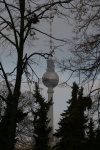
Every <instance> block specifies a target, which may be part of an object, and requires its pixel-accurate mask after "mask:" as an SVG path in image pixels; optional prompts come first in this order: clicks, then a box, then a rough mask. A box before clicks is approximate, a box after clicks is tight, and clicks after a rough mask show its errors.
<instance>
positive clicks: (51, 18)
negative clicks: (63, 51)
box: [49, 8, 53, 58]
mask: <svg viewBox="0 0 100 150" xmlns="http://www.w3.org/2000/svg"><path fill="white" fill-rule="evenodd" d="M49 17H50V57H49V58H52V22H53V15H52V9H51V8H50V16H49Z"/></svg>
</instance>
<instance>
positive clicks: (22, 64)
mask: <svg viewBox="0 0 100 150" xmlns="http://www.w3.org/2000/svg"><path fill="white" fill-rule="evenodd" d="M71 1H72V0H63V1H59V0H58V1H50V0H47V1H42V2H41V1H40V0H39V1H35V0H1V1H0V47H1V49H3V50H5V49H6V51H7V50H9V49H10V51H15V52H16V66H15V68H13V69H12V71H11V72H9V73H6V72H5V69H4V66H3V64H2V62H0V70H1V77H2V78H3V79H4V80H5V82H6V86H7V90H8V93H9V94H8V97H7V98H5V97H3V95H0V97H1V98H2V100H4V101H6V103H7V105H8V109H9V113H10V120H9V121H10V122H9V126H8V133H7V150H13V149H14V137H15V131H16V115H17V108H18V101H19V97H20V93H21V92H20V89H21V81H22V77H23V75H24V74H25V75H26V78H27V80H28V81H29V72H28V67H29V68H30V69H31V70H32V67H31V65H30V64H29V60H31V61H32V57H33V56H34V55H40V56H42V57H44V58H47V57H48V54H46V53H37V52H34V53H31V54H30V55H28V52H27V53H25V45H28V44H30V43H31V41H32V40H34V39H35V32H40V33H42V34H45V35H46V36H49V35H48V34H46V33H44V32H42V31H40V30H38V29H37V23H38V22H39V21H40V20H41V19H47V18H48V13H47V11H48V10H49V9H50V8H52V9H54V10H55V12H56V14H57V15H59V16H61V15H62V16H64V17H66V14H65V13H64V11H62V10H65V11H66V10H67V5H68V4H69V3H70V2H71ZM52 38H53V37H52ZM54 39H56V38H54ZM56 40H58V39H56ZM27 43H28V44H27ZM32 72H34V70H32ZM12 74H14V75H15V80H14V82H13V83H14V89H13V91H12V90H11V87H10V84H9V81H8V79H9V76H10V75H12Z"/></svg>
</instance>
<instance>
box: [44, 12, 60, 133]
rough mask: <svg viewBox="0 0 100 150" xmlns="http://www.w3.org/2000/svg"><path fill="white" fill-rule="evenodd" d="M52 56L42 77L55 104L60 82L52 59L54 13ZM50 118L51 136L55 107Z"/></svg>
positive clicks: (49, 115)
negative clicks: (55, 94) (54, 98)
mask: <svg viewBox="0 0 100 150" xmlns="http://www.w3.org/2000/svg"><path fill="white" fill-rule="evenodd" d="M50 54H51V55H50V56H49V58H48V60H47V71H46V73H44V75H43V77H42V82H43V84H44V85H45V86H46V87H47V88H48V91H47V93H48V101H50V100H52V102H53V93H54V91H53V88H54V87H56V86H57V84H58V82H59V77H58V75H57V73H56V72H55V67H54V60H53V57H52V12H50ZM48 118H49V120H50V122H49V126H50V127H52V131H51V136H52V135H53V131H54V124H53V105H52V106H51V107H50V110H49V112H48Z"/></svg>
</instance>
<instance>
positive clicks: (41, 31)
mask: <svg viewBox="0 0 100 150" xmlns="http://www.w3.org/2000/svg"><path fill="white" fill-rule="evenodd" d="M31 29H34V30H36V31H38V32H40V33H42V34H44V35H46V36H48V37H52V39H54V40H57V41H61V42H66V40H62V39H57V38H55V37H53V36H50V35H49V34H47V33H45V32H42V31H40V30H39V29H36V28H31Z"/></svg>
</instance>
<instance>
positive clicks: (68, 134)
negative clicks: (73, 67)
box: [54, 83, 91, 150]
mask: <svg viewBox="0 0 100 150" xmlns="http://www.w3.org/2000/svg"><path fill="white" fill-rule="evenodd" d="M85 101H90V99H88V98H87V99H85V98H84V97H83V88H80V89H79V87H78V85H77V84H76V83H73V87H72V98H71V99H70V100H69V102H68V104H69V106H68V109H67V110H65V111H64V112H63V113H62V114H61V117H62V118H61V120H60V122H59V129H58V130H57V131H56V133H55V136H56V137H57V138H58V139H59V142H58V143H57V145H56V146H55V147H54V149H56V150H62V149H63V150H66V149H67V150H84V149H85V146H86V142H87V141H86V140H87V139H86V137H85V131H86V129H87V122H88V118H87V116H86V115H85V114H84V111H85V109H86V107H89V108H90V106H88V105H87V103H85ZM90 104H91V103H90Z"/></svg>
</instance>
